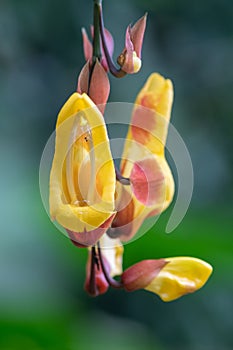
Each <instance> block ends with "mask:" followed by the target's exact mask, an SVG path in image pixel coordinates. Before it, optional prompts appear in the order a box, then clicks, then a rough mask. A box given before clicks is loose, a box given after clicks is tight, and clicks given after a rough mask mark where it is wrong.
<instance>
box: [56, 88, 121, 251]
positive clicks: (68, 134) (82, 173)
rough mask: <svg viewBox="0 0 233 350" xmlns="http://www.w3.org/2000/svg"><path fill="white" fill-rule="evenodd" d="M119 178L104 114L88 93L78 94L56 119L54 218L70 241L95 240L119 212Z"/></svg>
mask: <svg viewBox="0 0 233 350" xmlns="http://www.w3.org/2000/svg"><path fill="white" fill-rule="evenodd" d="M115 183H116V179H115V168H114V164H113V160H112V155H111V151H110V146H109V140H108V136H107V131H106V126H105V123H104V120H103V116H102V114H101V113H100V111H99V110H98V108H97V107H96V106H95V105H94V103H93V102H92V101H91V99H90V98H89V97H88V96H87V95H86V94H82V95H80V94H79V93H74V94H72V95H71V96H70V98H69V99H68V101H67V102H66V103H65V105H64V106H63V108H62V109H61V111H60V113H59V115H58V119H57V125H56V145H55V154H54V159H53V164H52V169H51V175H50V213H51V217H52V218H53V219H56V220H57V222H58V223H59V224H60V225H62V226H63V227H64V228H65V229H67V231H68V233H69V235H70V236H71V238H72V240H76V241H78V243H80V244H83V245H88V246H89V245H93V244H95V243H96V242H97V241H98V239H99V238H100V237H101V236H102V235H103V234H104V232H105V231H106V229H107V227H108V226H109V225H110V223H111V221H112V219H113V217H114V215H115V203H114V193H115Z"/></svg>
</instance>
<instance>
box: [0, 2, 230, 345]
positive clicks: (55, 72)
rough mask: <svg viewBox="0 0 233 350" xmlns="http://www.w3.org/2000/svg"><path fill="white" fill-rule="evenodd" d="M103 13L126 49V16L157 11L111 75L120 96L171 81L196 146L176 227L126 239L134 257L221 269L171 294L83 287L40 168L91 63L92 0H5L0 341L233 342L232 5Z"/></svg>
mask: <svg viewBox="0 0 233 350" xmlns="http://www.w3.org/2000/svg"><path fill="white" fill-rule="evenodd" d="M103 5H104V11H105V23H106V26H107V27H108V28H109V29H110V30H111V32H112V33H113V34H114V37H115V42H116V45H115V46H116V51H115V55H117V53H119V52H120V51H121V50H122V47H123V40H124V31H125V28H126V26H127V25H128V23H129V22H133V21H135V20H136V19H137V18H139V17H140V16H141V15H142V14H143V13H144V12H146V11H148V13H149V17H148V27H147V32H146V37H145V44H144V48H143V68H142V70H141V71H140V73H139V74H138V75H135V76H129V77H126V78H125V80H124V82H122V81H120V80H119V81H117V80H116V79H111V82H112V92H111V99H110V100H111V101H126V102H133V101H134V98H135V96H136V93H137V91H138V89H139V88H140V86H141V85H142V84H143V83H144V81H145V79H146V77H147V76H148V75H149V74H150V72H152V71H158V72H160V73H162V74H163V75H165V76H168V77H170V78H171V79H172V80H173V82H174V85H175V103H174V108H173V116H172V122H173V124H174V125H175V126H176V128H177V129H178V131H179V133H180V134H181V135H182V137H183V139H184V141H185V142H186V145H187V147H188V149H189V151H190V154H191V157H192V161H193V167H194V174H195V187H194V193H193V199H192V203H191V206H190V208H189V211H188V213H187V215H186V216H185V219H184V220H183V222H182V223H181V224H180V226H179V227H178V228H177V229H176V230H175V231H174V232H173V233H171V234H169V235H167V234H165V233H164V230H165V227H166V222H167V220H168V218H169V212H170V211H169V210H168V211H167V212H166V213H164V214H163V215H162V217H161V218H160V220H159V222H158V223H156V225H155V227H153V229H151V231H150V232H149V233H148V234H147V235H144V236H143V237H142V238H140V239H139V240H137V241H135V242H133V243H131V244H129V245H127V246H126V247H125V253H126V254H125V266H128V265H129V264H130V263H134V262H136V261H139V260H141V259H143V258H155V257H166V256H176V255H191V256H196V257H200V258H203V259H204V260H207V261H208V262H210V263H211V264H212V265H213V266H214V274H213V276H212V277H211V279H210V281H209V282H208V284H207V285H206V286H205V287H204V288H203V289H202V290H200V291H199V292H197V293H196V294H193V295H189V296H186V297H184V298H182V299H180V300H178V301H175V302H172V303H168V304H165V303H163V302H162V301H160V300H159V299H158V298H157V297H156V296H155V295H152V294H150V293H147V292H144V291H141V292H134V293H131V294H130V293H126V292H119V291H114V290H111V291H109V292H108V293H107V294H106V295H103V296H101V297H99V298H96V299H92V298H90V297H88V296H87V295H86V294H85V292H84V291H83V282H84V278H85V263H86V251H85V250H81V249H77V248H75V247H74V246H73V245H72V244H71V243H70V242H69V240H68V239H66V238H65V237H64V236H63V235H62V234H61V233H60V232H59V231H58V230H57V229H56V228H55V227H54V226H53V224H52V223H51V222H50V220H49V218H48V216H47V214H46V212H45V210H44V208H43V205H42V203H41V199H40V193H39V185H38V172H39V162H40V157H41V154H42V151H43V148H44V145H45V143H46V141H47V139H48V137H49V136H50V134H51V133H52V131H53V130H54V125H55V120H56V115H57V112H58V111H59V109H60V107H61V106H62V104H63V103H64V101H65V100H66V99H67V97H68V95H69V94H70V93H71V92H72V91H74V89H75V88H76V81H77V76H78V73H79V71H80V69H81V67H82V65H83V63H84V58H83V53H82V43H81V31H80V28H81V27H82V26H85V27H88V26H89V24H90V23H91V22H92V1H91V0H90V1H83V0H82V1H77V0H66V1H65V0H60V1H55V0H48V1H45V0H41V1H35V0H30V1H29V0H1V2H0V116H1V117H0V132H1V137H0V154H1V172H0V179H1V181H0V184H1V199H0V205H1V208H0V209H1V210H0V213H1V222H0V227H1V244H0V348H1V349H3V350H18V349H19V350H21V349H30V350H39V349H41V350H42V349H43V350H44V349H55V350H56V349H57V350H60V349H62V350H66V349H67V350H76V349H78V350H79V349H81V350H82V349H90V350H92V349H93V350H98V349H113V350H115V349H117V350H118V349H122V350H131V349H134V350H137V349H146V350H147V349H154V350H173V349H181V350H215V349H216V350H217V349H218V350H219V349H221V350H228V349H229V350H230V349H232V348H233V278H232V277H233V276H232V275H233V273H232V264H233V236H232V232H233V230H232V192H233V190H232V188H233V186H232V176H231V175H232V143H233V142H232V133H233V131H232V130H233V104H232V91H233V69H232V62H233V2H232V1H230V0H222V1H219V0H212V1H210V0H206V1H200V0H198V1H195V2H187V1H184V0H177V1H171V0H155V1H154V0H152V1H149V0H144V1H142V0H135V1H133V0H127V1H123V0H118V1H105V2H104V4H103Z"/></svg>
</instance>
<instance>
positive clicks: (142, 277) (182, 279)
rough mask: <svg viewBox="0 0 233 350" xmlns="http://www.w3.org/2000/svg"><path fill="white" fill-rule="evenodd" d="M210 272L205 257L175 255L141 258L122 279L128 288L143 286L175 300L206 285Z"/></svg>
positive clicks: (169, 299) (124, 273)
mask: <svg viewBox="0 0 233 350" xmlns="http://www.w3.org/2000/svg"><path fill="white" fill-rule="evenodd" d="M211 273H212V267H211V265H209V264H208V263H206V262H205V261H203V260H200V259H196V258H190V257H175V258H166V259H159V260H144V261H141V262H139V263H137V264H135V265H133V266H131V267H130V268H128V269H127V270H125V271H124V272H123V274H122V281H123V284H124V287H125V289H126V290H128V291H133V290H137V289H141V288H143V289H145V290H148V291H150V292H153V293H155V294H158V295H159V296H160V298H161V299H162V300H163V301H172V300H175V299H178V298H180V297H181V296H183V295H185V294H189V293H193V292H195V291H196V290H198V289H200V288H201V287H203V285H204V284H205V283H206V281H207V280H208V278H209V276H210V275H211Z"/></svg>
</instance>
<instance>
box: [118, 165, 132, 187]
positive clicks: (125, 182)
mask: <svg viewBox="0 0 233 350" xmlns="http://www.w3.org/2000/svg"><path fill="white" fill-rule="evenodd" d="M115 172H116V179H117V181H119V182H120V183H121V184H122V185H126V186H129V185H130V179H129V178H127V177H124V176H122V175H121V173H120V170H118V168H116V167H115Z"/></svg>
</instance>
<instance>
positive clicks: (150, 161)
mask: <svg viewBox="0 0 233 350" xmlns="http://www.w3.org/2000/svg"><path fill="white" fill-rule="evenodd" d="M172 100H173V87H172V83H171V81H170V80H166V79H164V78H163V77H162V76H161V75H159V74H157V73H153V74H152V75H151V76H150V77H149V78H148V80H147V82H146V84H145V85H144V87H143V88H142V90H141V91H140V93H139V94H138V96H137V99H136V102H135V107H134V110H133V114H132V121H131V125H130V127H129V131H128V134H127V137H126V141H125V147H124V151H123V155H122V162H121V173H122V176H124V177H126V178H129V179H130V182H131V187H130V188H129V187H128V188H127V189H126V191H127V192H128V196H129V197H130V198H131V203H133V205H131V208H132V207H133V214H132V215H131V216H130V217H129V218H128V219H127V221H128V222H127V227H126V226H125V222H124V220H123V219H124V218H126V217H128V214H127V211H128V207H125V209H123V210H122V211H121V213H117V215H116V216H115V218H114V220H113V224H112V227H114V230H115V232H116V230H117V227H118V232H119V233H118V236H119V234H120V232H121V234H122V236H121V238H123V239H124V240H128V239H130V238H132V236H133V235H134V234H135V232H136V230H137V229H138V227H139V226H140V225H141V224H142V222H143V221H144V219H145V218H146V217H148V216H151V215H158V214H160V213H161V212H162V211H164V210H165V209H166V208H167V207H168V205H169V204H170V203H171V201H172V198H173V195H174V190H175V186H174V180H173V176H172V173H171V170H170V168H169V166H168V164H167V161H166V159H165V156H164V147H165V142H166V137H167V130H168V124H169V119H170V113H171V106H172ZM119 186H123V185H122V184H120V185H119ZM119 193H121V194H123V193H124V191H121V192H119ZM117 200H118V201H119V202H121V200H122V199H121V197H120V198H118V199H117ZM129 220H130V222H131V224H130V225H131V231H130V232H129V231H128V232H127V234H126V231H127V230H128V229H130V227H129ZM111 230H112V229H111ZM111 230H109V232H110V234H113V232H111Z"/></svg>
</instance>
